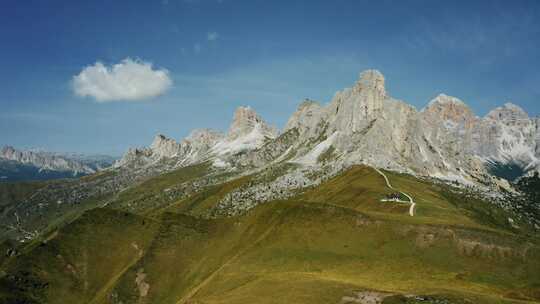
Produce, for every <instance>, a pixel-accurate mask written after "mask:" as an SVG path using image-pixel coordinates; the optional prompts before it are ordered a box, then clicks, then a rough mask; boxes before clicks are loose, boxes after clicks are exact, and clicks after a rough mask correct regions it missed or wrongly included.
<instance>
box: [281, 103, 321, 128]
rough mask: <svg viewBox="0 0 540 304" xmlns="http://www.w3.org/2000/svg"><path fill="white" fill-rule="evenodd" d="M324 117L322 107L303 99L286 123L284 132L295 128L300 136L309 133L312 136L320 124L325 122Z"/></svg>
mask: <svg viewBox="0 0 540 304" xmlns="http://www.w3.org/2000/svg"><path fill="white" fill-rule="evenodd" d="M325 116H326V112H325V110H324V107H322V106H321V105H320V104H319V103H318V102H316V101H313V100H310V99H305V100H304V101H303V102H302V103H301V104H300V105H299V106H298V109H297V110H296V112H294V113H293V115H291V117H290V118H289V120H288V121H287V124H286V125H285V129H284V132H287V131H288V130H291V129H294V128H296V129H298V131H299V132H300V134H304V133H306V132H309V131H311V132H310V133H313V134H314V132H315V131H316V129H317V128H318V127H321V123H322V122H324V121H325V120H326V119H325ZM313 134H312V135H313Z"/></svg>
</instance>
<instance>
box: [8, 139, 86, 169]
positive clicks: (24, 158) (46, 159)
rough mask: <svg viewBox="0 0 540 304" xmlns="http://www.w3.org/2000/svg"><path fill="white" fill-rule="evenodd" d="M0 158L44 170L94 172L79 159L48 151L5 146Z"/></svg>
mask: <svg viewBox="0 0 540 304" xmlns="http://www.w3.org/2000/svg"><path fill="white" fill-rule="evenodd" d="M0 159H6V160H11V161H15V162H19V163H22V164H29V165H33V166H35V167H38V168H40V169H44V170H51V171H72V172H73V173H74V175H77V174H79V173H82V174H91V173H95V172H96V170H94V169H92V168H91V167H89V166H87V165H85V164H83V163H81V162H79V161H76V160H73V159H69V158H67V157H63V156H61V155H57V154H54V153H48V152H34V151H22V150H17V149H15V148H13V147H11V146H5V147H3V148H2V149H1V150H0Z"/></svg>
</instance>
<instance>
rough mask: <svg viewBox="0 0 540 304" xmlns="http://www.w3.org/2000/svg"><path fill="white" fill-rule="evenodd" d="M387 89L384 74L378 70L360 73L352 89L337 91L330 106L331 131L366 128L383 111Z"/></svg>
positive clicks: (356, 130) (351, 130)
mask: <svg viewBox="0 0 540 304" xmlns="http://www.w3.org/2000/svg"><path fill="white" fill-rule="evenodd" d="M385 99H386V90H385V87H384V76H383V75H382V74H381V73H380V72H379V71H377V70H368V71H365V72H363V73H361V74H360V79H359V80H358V82H357V83H356V84H355V85H354V87H352V88H350V89H345V90H343V91H341V92H338V93H336V95H335V96H334V98H333V99H332V101H331V103H330V105H329V107H328V115H329V123H330V130H331V131H330V133H332V132H334V131H339V132H342V133H347V134H350V133H354V132H358V131H360V130H362V129H363V128H365V127H366V126H367V125H368V124H369V122H370V121H371V120H372V119H374V118H376V117H377V116H378V115H380V113H381V112H382V108H383V104H384V100H385Z"/></svg>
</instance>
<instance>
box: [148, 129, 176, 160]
mask: <svg viewBox="0 0 540 304" xmlns="http://www.w3.org/2000/svg"><path fill="white" fill-rule="evenodd" d="M150 149H151V150H152V153H153V155H154V156H155V157H157V158H161V157H173V156H177V155H178V154H179V153H181V150H182V146H181V145H180V144H178V143H177V142H176V141H175V140H174V139H171V138H167V137H165V135H162V134H158V135H156V137H155V138H154V141H153V142H152V145H150Z"/></svg>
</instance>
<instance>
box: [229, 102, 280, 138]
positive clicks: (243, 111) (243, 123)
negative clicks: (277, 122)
mask: <svg viewBox="0 0 540 304" xmlns="http://www.w3.org/2000/svg"><path fill="white" fill-rule="evenodd" d="M253 130H257V131H258V132H260V133H261V134H262V135H263V136H268V137H272V138H273V137H275V136H276V134H277V130H276V129H275V128H272V127H270V126H269V125H268V124H267V123H266V122H265V121H264V120H263V119H262V118H261V117H260V116H259V115H258V114H257V113H256V112H255V111H254V110H253V109H252V108H250V107H239V108H238V109H236V112H235V113H234V117H233V121H232V123H231V126H230V127H229V132H228V133H227V140H229V141H233V140H235V139H238V138H240V137H243V136H247V135H249V134H250V133H251V132H253Z"/></svg>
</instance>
